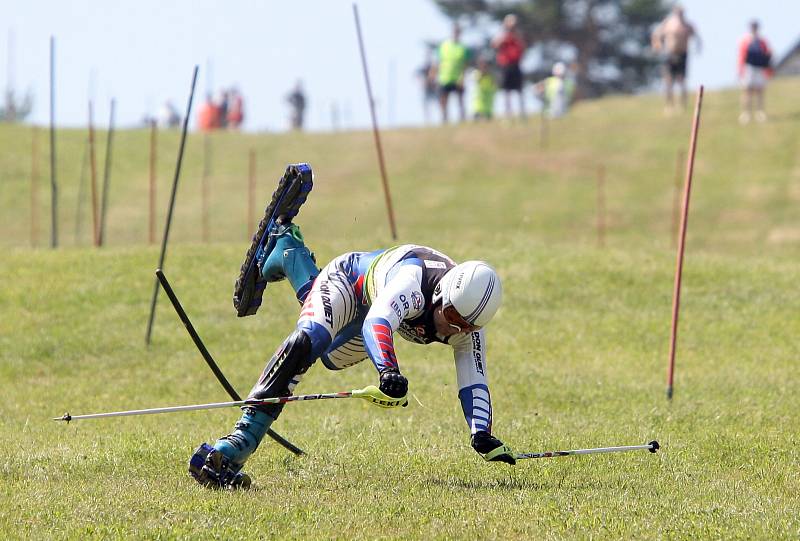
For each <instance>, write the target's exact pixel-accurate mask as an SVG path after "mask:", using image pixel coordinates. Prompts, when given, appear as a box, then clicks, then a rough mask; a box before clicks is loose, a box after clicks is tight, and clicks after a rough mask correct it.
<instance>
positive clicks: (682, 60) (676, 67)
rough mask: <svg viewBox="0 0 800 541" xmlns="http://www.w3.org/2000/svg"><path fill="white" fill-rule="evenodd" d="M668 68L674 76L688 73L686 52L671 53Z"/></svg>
mask: <svg viewBox="0 0 800 541" xmlns="http://www.w3.org/2000/svg"><path fill="white" fill-rule="evenodd" d="M667 69H668V70H669V74H670V75H672V76H673V77H684V76H685V75H686V53H676V54H671V55H669V56H668V57H667Z"/></svg>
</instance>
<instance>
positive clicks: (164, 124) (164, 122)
mask: <svg viewBox="0 0 800 541" xmlns="http://www.w3.org/2000/svg"><path fill="white" fill-rule="evenodd" d="M156 121H157V122H158V126H159V127H161V128H175V127H177V126H178V125H179V124H180V123H181V116H180V115H179V114H178V111H177V110H176V109H175V105H173V104H172V102H171V101H170V100H167V101H165V102H164V103H163V104H162V105H161V107H160V108H159V110H158V115H157V118H156Z"/></svg>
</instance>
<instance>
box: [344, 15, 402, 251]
mask: <svg viewBox="0 0 800 541" xmlns="http://www.w3.org/2000/svg"><path fill="white" fill-rule="evenodd" d="M353 16H354V17H355V19H356V32H357V33H358V47H359V49H360V50H361V64H362V66H363V68H364V81H365V82H366V83H367V97H368V98H369V110H370V113H371V114H372V133H373V134H374V135H375V148H376V149H377V151H378V165H379V166H380V169H381V179H383V195H384V196H385V199H386V211H387V212H388V215H389V227H390V228H391V230H392V239H395V240H397V229H396V228H395V225H394V210H393V208H392V196H391V195H390V194H389V181H388V180H386V165H385V164H384V163H383V148H382V147H381V136H380V133H379V132H378V121H377V119H376V118H375V100H373V99H372V87H371V86H370V84H369V71H368V70H367V55H366V53H365V52H364V40H363V39H362V38H361V23H360V22H359V20H358V6H357V5H355V4H353Z"/></svg>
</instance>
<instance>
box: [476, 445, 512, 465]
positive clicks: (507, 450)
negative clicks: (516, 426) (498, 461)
mask: <svg viewBox="0 0 800 541" xmlns="http://www.w3.org/2000/svg"><path fill="white" fill-rule="evenodd" d="M504 454H509V455H513V454H514V450H513V449H511V447H509V446H508V445H501V446H500V447H496V448H494V449H492V450H491V451H489V452H488V453H486V454H485V455H483V459H484V460H485V461H487V462H490V461H491V460H493V459H495V458H497V457H498V456H500V455H504Z"/></svg>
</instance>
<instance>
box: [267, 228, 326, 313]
mask: <svg viewBox="0 0 800 541" xmlns="http://www.w3.org/2000/svg"><path fill="white" fill-rule="evenodd" d="M270 236H271V237H274V242H271V243H270V244H271V245H272V251H271V252H270V253H269V255H267V256H266V257H265V258H264V262H263V263H262V264H261V265H260V266H259V268H260V269H261V278H263V279H264V280H265V281H266V282H267V283H270V282H279V281H281V280H284V279H286V278H288V279H289V283H291V284H292V289H294V291H295V294H296V295H297V300H298V301H300V302H303V301H304V300H305V297H306V295H307V294H308V292H309V291H310V290H311V285H312V284H313V283H314V279H315V278H316V277H317V275H318V274H319V269H318V268H317V265H316V260H315V259H314V254H313V253H311V252H310V251H309V249H308V248H307V247H306V245H305V244H304V242H303V234H302V233H300V227H298V225H297V224H292V223H290V224H288V225H283V224H279V225H276V226H275V228H274V231H272V232H270Z"/></svg>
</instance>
